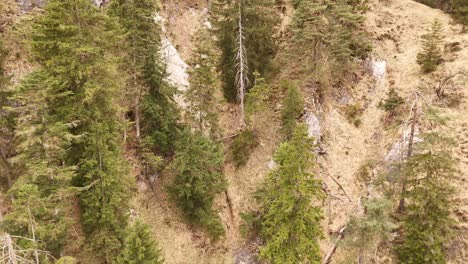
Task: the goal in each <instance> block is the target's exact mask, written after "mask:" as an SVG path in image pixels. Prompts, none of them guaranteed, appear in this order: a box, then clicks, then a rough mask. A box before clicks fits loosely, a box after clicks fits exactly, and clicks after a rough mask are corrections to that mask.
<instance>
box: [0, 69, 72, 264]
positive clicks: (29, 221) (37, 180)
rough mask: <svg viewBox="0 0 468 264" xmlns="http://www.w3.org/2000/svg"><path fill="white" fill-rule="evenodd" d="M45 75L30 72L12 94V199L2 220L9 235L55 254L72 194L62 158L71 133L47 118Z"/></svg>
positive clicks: (26, 246) (63, 240)
mask: <svg viewBox="0 0 468 264" xmlns="http://www.w3.org/2000/svg"><path fill="white" fill-rule="evenodd" d="M46 77H47V75H46V74H45V72H42V71H38V72H35V73H33V74H31V75H30V76H28V77H27V78H25V79H24V80H23V82H22V84H21V86H20V87H19V89H18V91H17V93H16V94H15V95H14V97H13V98H12V99H14V100H15V102H16V103H17V107H16V108H15V113H16V115H17V116H18V117H17V118H16V120H15V138H16V143H17V145H16V152H17V153H16V155H15V156H14V157H13V158H12V159H11V160H10V161H11V162H12V165H14V166H15V168H16V169H17V173H18V180H17V181H16V182H15V183H14V185H13V186H12V188H11V189H10V190H9V192H8V194H9V196H10V198H11V199H12V201H13V203H12V206H11V209H10V212H9V214H8V215H7V216H6V217H5V219H4V222H3V223H2V225H3V228H4V230H5V231H6V232H8V233H10V234H11V235H15V236H19V237H23V238H21V239H20V238H18V239H17V244H18V245H19V246H20V247H21V248H23V249H34V250H36V249H37V250H43V251H45V252H47V251H50V252H52V253H53V254H55V255H58V254H59V253H60V251H61V249H62V247H63V246H64V244H65V243H66V239H67V235H66V234H67V231H68V229H67V228H68V227H69V226H68V224H69V220H68V219H67V216H68V215H67V214H68V212H69V211H70V207H69V205H70V204H69V202H70V200H69V198H70V195H73V192H70V190H68V187H69V185H70V180H71V178H72V177H73V176H74V173H75V172H74V169H75V168H74V167H72V166H67V165H65V164H63V162H64V158H65V154H66V149H67V148H68V147H69V146H70V143H71V140H72V139H73V138H74V137H73V135H71V134H70V133H69V132H68V131H67V129H68V125H69V124H64V123H61V122H52V121H51V119H52V118H51V115H50V113H49V112H50V109H48V107H47V103H46V100H47V98H48V97H46V93H47V91H48V89H49V88H48V86H47V82H46ZM67 192H68V195H67V194H66V193H67ZM31 239H32V240H31ZM34 240H35V241H34ZM48 258H49V256H47V255H45V256H43V258H42V257H41V259H42V260H43V261H45V260H46V259H48Z"/></svg>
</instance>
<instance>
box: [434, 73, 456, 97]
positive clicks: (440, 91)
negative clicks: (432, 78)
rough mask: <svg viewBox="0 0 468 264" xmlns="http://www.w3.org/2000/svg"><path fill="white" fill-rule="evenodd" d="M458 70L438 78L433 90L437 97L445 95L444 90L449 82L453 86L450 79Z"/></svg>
mask: <svg viewBox="0 0 468 264" xmlns="http://www.w3.org/2000/svg"><path fill="white" fill-rule="evenodd" d="M459 73H460V72H456V73H454V74H449V75H448V76H445V77H442V78H440V79H439V81H438V83H437V85H436V86H435V88H434V90H435V93H436V95H437V98H438V99H441V98H442V97H444V96H445V91H446V88H447V86H448V85H449V84H450V83H451V84H452V86H453V82H451V81H452V79H453V78H454V77H455V76H457V75H458V74H459Z"/></svg>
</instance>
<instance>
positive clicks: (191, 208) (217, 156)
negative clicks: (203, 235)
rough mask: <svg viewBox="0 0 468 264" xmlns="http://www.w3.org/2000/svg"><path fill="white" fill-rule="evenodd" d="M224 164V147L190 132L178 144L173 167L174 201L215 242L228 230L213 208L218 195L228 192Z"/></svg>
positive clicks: (172, 192)
mask: <svg viewBox="0 0 468 264" xmlns="http://www.w3.org/2000/svg"><path fill="white" fill-rule="evenodd" d="M223 163H224V155H223V149H222V147H221V146H220V145H218V144H216V143H213V142H212V141H211V140H210V139H209V138H207V137H205V136H203V135H202V134H201V133H200V132H195V133H191V132H189V131H186V132H185V133H184V136H183V138H182V139H181V141H180V142H179V143H178V148H177V151H176V154H175V159H174V162H173V164H172V166H173V168H174V171H175V173H176V176H175V179H174V182H173V183H172V185H171V186H170V187H169V192H170V194H171V197H172V199H173V200H174V201H175V202H176V204H177V205H178V206H179V208H180V209H181V210H182V211H183V212H184V213H185V215H186V216H187V218H188V219H189V220H190V221H191V222H193V223H195V224H197V225H199V226H200V227H202V228H204V229H205V230H206V231H207V232H208V233H209V234H210V235H211V236H212V237H213V238H214V239H217V238H219V237H220V236H222V235H223V234H224V227H223V225H222V223H221V221H220V219H219V217H218V216H217V214H216V212H215V211H214V210H213V208H212V207H213V200H214V198H215V197H216V195H218V194H220V193H222V192H223V191H224V190H225V189H226V184H227V182H226V180H225V178H224V175H223Z"/></svg>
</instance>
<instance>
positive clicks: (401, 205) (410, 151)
mask: <svg viewBox="0 0 468 264" xmlns="http://www.w3.org/2000/svg"><path fill="white" fill-rule="evenodd" d="M415 100H416V101H415V102H414V105H413V122H412V123H411V131H410V138H409V140H408V152H407V154H406V159H409V158H410V157H411V155H413V142H414V133H415V130H416V123H417V122H418V96H416V99H415ZM406 184H407V182H406V177H404V178H403V182H402V185H401V198H400V203H399V205H398V211H399V212H400V213H401V212H403V211H404V210H405V194H406Z"/></svg>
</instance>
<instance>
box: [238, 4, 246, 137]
mask: <svg viewBox="0 0 468 264" xmlns="http://www.w3.org/2000/svg"><path fill="white" fill-rule="evenodd" d="M238 34H239V35H238V51H237V61H238V69H237V90H238V91H237V97H238V100H239V103H240V111H241V114H240V115H241V120H240V121H241V124H240V125H241V127H242V128H243V127H245V125H246V123H245V110H244V98H245V91H246V85H247V84H246V83H247V81H248V80H247V76H246V72H247V56H246V51H245V46H244V32H243V28H242V3H241V2H240V3H239V32H238Z"/></svg>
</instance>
